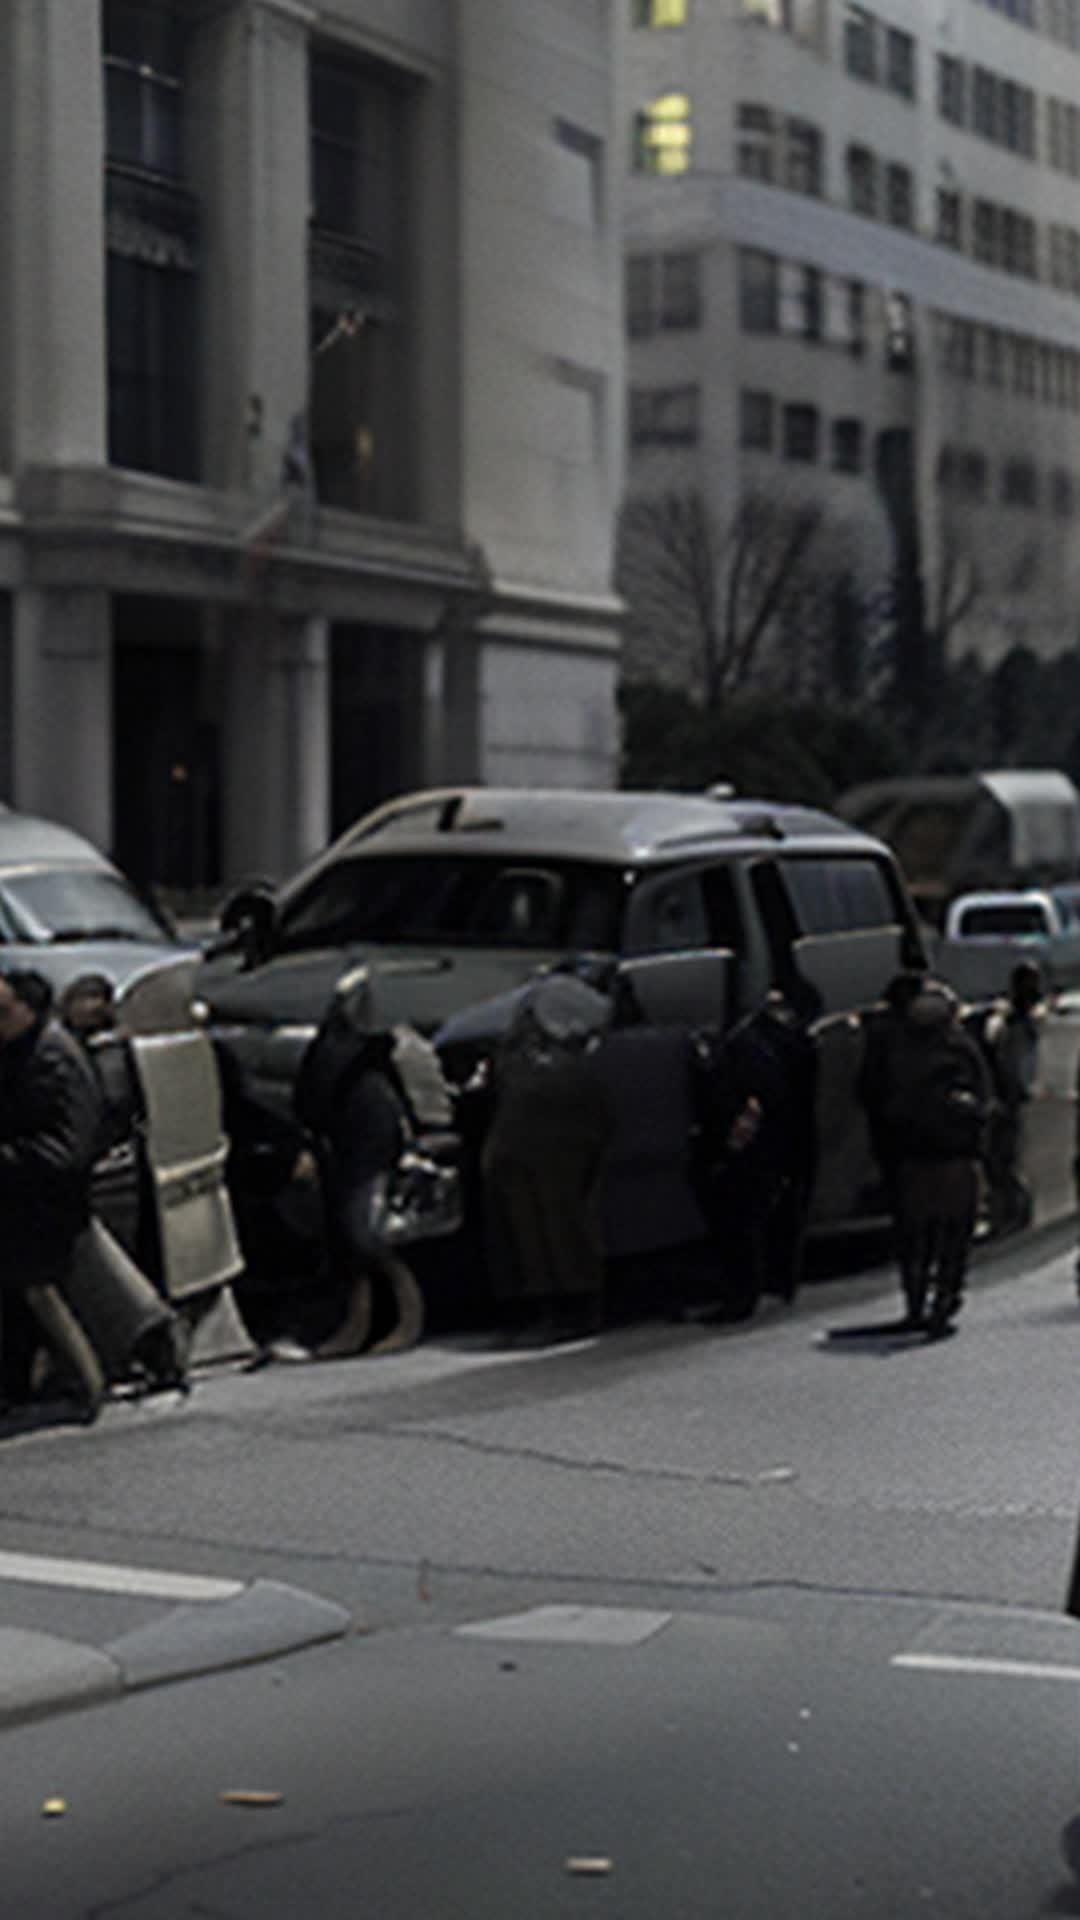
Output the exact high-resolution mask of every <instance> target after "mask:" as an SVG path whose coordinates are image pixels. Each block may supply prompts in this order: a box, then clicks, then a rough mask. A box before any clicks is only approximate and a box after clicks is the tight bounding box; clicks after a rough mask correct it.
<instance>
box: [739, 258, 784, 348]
mask: <svg viewBox="0 0 1080 1920" xmlns="http://www.w3.org/2000/svg"><path fill="white" fill-rule="evenodd" d="M779 311H780V263H779V261H778V260H777V258H776V255H775V254H772V253H757V252H755V251H753V250H752V249H751V248H749V247H742V248H740V250H739V324H740V326H741V327H742V329H743V332H744V333H775V332H776V330H777V326H778V324H779Z"/></svg>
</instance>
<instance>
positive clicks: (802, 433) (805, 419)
mask: <svg viewBox="0 0 1080 1920" xmlns="http://www.w3.org/2000/svg"><path fill="white" fill-rule="evenodd" d="M818 434H819V419H818V410H817V408H816V407H806V406H801V405H799V406H787V407H785V408H784V426H783V452H784V459H785V460H805V461H814V460H816V459H817V457H818Z"/></svg>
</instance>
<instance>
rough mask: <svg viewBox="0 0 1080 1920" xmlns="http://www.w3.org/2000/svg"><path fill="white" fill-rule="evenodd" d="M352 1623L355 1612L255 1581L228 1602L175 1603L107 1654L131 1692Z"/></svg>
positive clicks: (311, 1640)
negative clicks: (170, 1610) (184, 1604)
mask: <svg viewBox="0 0 1080 1920" xmlns="http://www.w3.org/2000/svg"><path fill="white" fill-rule="evenodd" d="M351 1626H352V1615H351V1614H349V1613H347V1612H346V1611H345V1609H344V1607H339V1606H336V1605H335V1604H334V1602H333V1601H330V1600H321V1599H319V1598H318V1596H317V1595H316V1594H313V1593H305V1592H303V1591H302V1590H301V1589H300V1588H299V1587H289V1586H285V1585H283V1584H280V1583H279V1582H277V1581H275V1580H255V1581H253V1582H252V1584H251V1585H250V1586H249V1587H245V1588H244V1591H243V1592H242V1593H239V1594H237V1595H236V1596H235V1598H233V1599H231V1600H212V1601H209V1602H204V1603H200V1604H199V1605H197V1606H182V1607H174V1608H173V1610H172V1612H171V1613H168V1614H166V1615H165V1617H164V1619H162V1620H155V1621H153V1622H152V1623H151V1624H150V1625H149V1626H146V1627H137V1628H136V1629H135V1631H134V1632H132V1633H125V1634H122V1635H121V1636H120V1638H119V1639H118V1640H112V1641H110V1642H109V1644H108V1645H107V1646H106V1647H105V1649H104V1651H105V1654H106V1656H107V1657H108V1659H110V1660H111V1661H113V1662H114V1664H115V1665H116V1667H117V1668H118V1669H119V1672H120V1675H121V1677H122V1683H123V1685H124V1687H125V1688H127V1689H128V1690H131V1691H133V1690H135V1689H137V1688H140V1687H154V1686H158V1685H160V1684H161V1683H162V1682H163V1681H167V1680H186V1679H189V1678H194V1676H195V1675H196V1674H200V1673H219V1672H221V1671H222V1670H223V1669H224V1668H226V1667H241V1666H247V1665H250V1664H252V1663H253V1662H255V1661H257V1660H272V1659H274V1658H275V1657H276V1656H277V1655H279V1654H283V1653H292V1652H295V1651H296V1650H297V1649H299V1648H300V1647H310V1646H316V1645H318V1644H319V1642H320V1641H323V1640H339V1639H341V1638H342V1637H343V1635H345V1634H346V1633H348V1631H349V1629H350V1627H351Z"/></svg>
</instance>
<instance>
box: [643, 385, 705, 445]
mask: <svg viewBox="0 0 1080 1920" xmlns="http://www.w3.org/2000/svg"><path fill="white" fill-rule="evenodd" d="M700 411H701V395H700V391H699V389H698V388H697V387H633V388H631V391H630V444H631V446H634V447H647V446H653V447H681V446H692V445H693V443H694V441H696V440H697V438H698V435H699V432H700V418H699V415H700Z"/></svg>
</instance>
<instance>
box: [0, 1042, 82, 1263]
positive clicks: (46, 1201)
mask: <svg viewBox="0 0 1080 1920" xmlns="http://www.w3.org/2000/svg"><path fill="white" fill-rule="evenodd" d="M103 1120H104V1113H103V1101H102V1096H101V1091H100V1088H99V1086H98V1082H97V1079H96V1077H95V1075H94V1071H93V1069H92V1067H91V1066H90V1063H89V1061H88V1060H87V1058H86V1055H85V1054H84V1052H83V1050H82V1048H81V1047H80V1045H79V1043H78V1041H77V1040H75V1039H73V1038H72V1036H71V1035H70V1034H69V1033H67V1032H66V1031H65V1029H64V1028H63V1027H61V1026H60V1025H59V1024H58V1023H57V1022H55V1021H51V1020H50V1021H46V1022H44V1023H38V1024H37V1025H35V1026H33V1027H31V1028H29V1030H28V1031H27V1032H26V1033H24V1034H20V1036H19V1037H18V1039H16V1040H12V1041H10V1042H9V1043H8V1045H7V1046H6V1047H3V1048H0V1288H9V1287H24V1286H31V1285H35V1284H38V1283H41V1282H44V1281H49V1280H54V1279H57V1278H58V1277H59V1276H61V1275H62V1274H63V1271H64V1269H65V1267H66V1265H67V1262H68V1259H69V1257H70V1253H71V1248H72V1245H73V1243H74V1240H75V1237H76V1235H77V1234H78V1233H79V1232H80V1231H81V1230H82V1228H83V1227H85V1226H86V1225H87V1223H88V1221H89V1218H90V1199H89V1195H90V1174H91V1169H92V1167H93V1164H94V1161H95V1160H96V1158H97V1156H98V1154H99V1153H100V1151H101V1146H102V1139H103Z"/></svg>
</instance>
